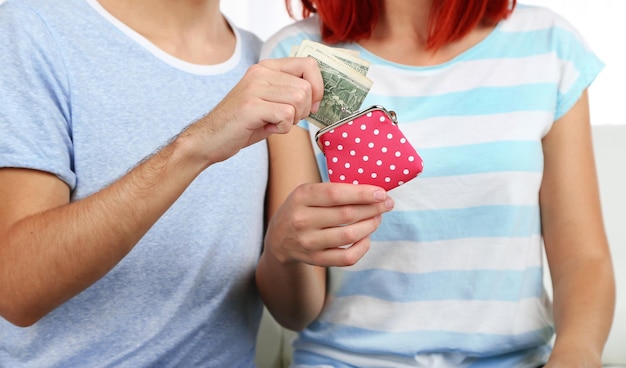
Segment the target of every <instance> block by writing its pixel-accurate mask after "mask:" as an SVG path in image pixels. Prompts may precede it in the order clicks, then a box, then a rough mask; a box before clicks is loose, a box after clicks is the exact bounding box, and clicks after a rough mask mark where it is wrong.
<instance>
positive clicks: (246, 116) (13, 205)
mask: <svg viewBox="0 0 626 368" xmlns="http://www.w3.org/2000/svg"><path fill="white" fill-rule="evenodd" d="M322 94H323V86H322V79H321V75H320V73H319V68H318V66H317V63H316V62H315V61H314V60H313V59H280V60H268V61H264V62H262V63H259V64H257V65H255V66H253V67H251V68H250V69H249V70H248V72H247V73H246V75H245V76H244V77H243V78H242V80H241V81H240V82H239V83H238V84H237V85H236V86H235V87H234V88H233V90H232V91H231V92H230V93H229V94H228V95H227V96H226V97H225V98H224V100H223V101H222V102H221V103H220V104H218V106H216V108H215V109H214V110H213V111H212V112H211V113H209V114H208V115H206V116H205V117H203V118H202V119H200V120H198V121H197V122H195V123H193V124H192V125H190V126H189V127H188V128H187V129H185V130H184V131H183V132H182V133H180V134H179V135H178V136H177V137H175V138H174V139H173V140H172V141H171V142H170V143H169V144H168V145H167V146H165V147H164V148H163V149H161V150H160V151H158V152H156V153H155V154H153V155H152V156H150V157H149V158H147V159H145V160H144V161H143V162H141V163H139V164H138V165H137V166H136V167H134V168H133V169H132V170H131V171H130V172H128V173H127V174H126V175H125V176H123V177H122V178H120V179H119V180H117V181H116V182H114V183H112V184H110V185H109V186H107V187H105V188H103V189H102V190H101V191H99V192H97V193H95V194H93V195H91V196H89V197H86V198H84V199H82V200H79V201H76V202H72V203H70V202H69V198H70V191H69V188H68V187H67V185H66V184H65V183H63V182H62V181H60V180H59V179H58V178H56V177H55V176H54V175H51V174H49V173H43V172H38V171H33V170H26V169H12V168H4V169H0V203H2V207H1V210H0V315H2V316H3V317H4V318H5V319H7V320H9V321H11V322H12V323H14V324H16V325H19V326H28V325H31V324H33V323H35V322H36V321H37V320H38V319H40V318H41V317H43V316H44V315H46V314H47V313H49V312H50V311H51V310H53V309H54V308H56V307H57V306H59V305H60V304H62V303H64V302H65V301H67V300H68V299H70V298H72V297H73V296H75V295H76V294H78V293H79V292H81V291H82V290H84V289H85V288H87V287H88V286H90V285H91V284H93V283H94V282H96V281H97V280H98V279H100V278H101V277H102V276H104V275H105V274H106V273H107V272H108V271H110V270H111V269H112V268H113V267H114V266H115V265H116V264H117V263H118V262H119V261H120V260H121V259H122V258H123V257H124V256H125V255H126V254H128V252H129V251H130V250H131V249H132V248H133V246H134V245H135V244H136V243H137V242H138V241H139V239H140V238H141V237H142V236H143V235H144V234H145V233H146V231H147V230H148V229H149V228H150V227H151V226H152V225H153V224H154V223H155V222H156V221H157V220H158V219H159V218H160V217H161V215H162V214H163V213H164V212H165V211H166V210H167V209H168V208H169V207H170V206H171V205H172V204H173V203H174V202H175V201H176V199H177V198H178V197H179V196H180V195H181V194H182V192H183V191H184V190H185V189H186V188H187V187H188V186H189V185H190V184H191V182H192V181H193V180H194V179H195V178H196V176H197V175H198V174H199V173H200V172H202V171H203V170H204V169H205V168H207V167H208V166H210V165H211V164H213V163H216V162H219V161H223V160H226V159H228V158H229V157H231V156H232V155H234V154H236V153H237V152H238V151H239V150H240V149H242V148H244V147H246V146H248V145H250V144H253V143H256V142H258V141H260V140H262V139H265V138H266V137H267V136H269V135H270V134H272V133H285V132H288V131H289V130H290V129H291V127H292V125H293V124H294V123H295V122H297V121H299V120H300V119H302V118H304V117H305V116H307V115H308V114H309V113H310V112H311V108H312V106H313V108H314V109H315V105H316V104H317V102H319V101H320V100H321V98H322Z"/></svg>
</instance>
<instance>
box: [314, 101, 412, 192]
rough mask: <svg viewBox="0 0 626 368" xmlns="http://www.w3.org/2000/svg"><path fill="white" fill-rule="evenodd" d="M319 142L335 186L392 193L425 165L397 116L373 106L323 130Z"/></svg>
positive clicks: (319, 132)
mask: <svg viewBox="0 0 626 368" xmlns="http://www.w3.org/2000/svg"><path fill="white" fill-rule="evenodd" d="M315 139H316V141H317V144H318V146H319V147H320V149H321V150H322V152H323V153H324V155H325V156H326V163H327V166H328V177H329V179H330V181H331V182H335V183H353V184H372V185H377V186H380V187H382V188H384V189H385V190H391V189H393V188H396V187H397V186H400V185H402V184H404V183H406V182H408V181H409V180H412V179H414V178H416V177H417V176H418V175H419V174H420V173H421V172H422V170H423V168H424V163H423V161H422V158H421V157H420V156H419V155H418V154H417V151H416V150H415V148H413V146H412V145H411V144H410V143H409V142H408V141H407V139H406V137H405V136H404V134H402V132H401V131H400V128H399V127H398V122H397V120H396V114H395V113H394V112H393V111H387V110H386V109H385V108H384V107H381V106H372V107H370V108H368V109H366V110H362V111H359V112H357V113H354V114H352V115H350V116H348V117H346V118H344V119H341V120H339V121H338V122H336V123H334V124H331V125H329V126H327V127H324V128H322V129H320V130H319V131H318V132H317V134H316V136H315Z"/></svg>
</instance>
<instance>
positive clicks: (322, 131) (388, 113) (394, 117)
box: [315, 105, 398, 152]
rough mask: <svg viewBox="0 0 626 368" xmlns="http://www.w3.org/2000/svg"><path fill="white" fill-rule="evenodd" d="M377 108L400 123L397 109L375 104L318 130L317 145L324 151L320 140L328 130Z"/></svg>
mask: <svg viewBox="0 0 626 368" xmlns="http://www.w3.org/2000/svg"><path fill="white" fill-rule="evenodd" d="M375 110H380V111H382V112H383V113H384V114H385V115H387V116H389V118H391V121H392V122H393V123H394V124H396V125H397V124H398V117H397V116H396V113H395V111H390V110H387V109H386V108H384V107H383V106H380V105H374V106H371V107H369V108H367V109H365V110H360V111H357V112H355V113H352V114H350V115H348V116H346V117H345V118H343V119H341V120H339V121H337V122H335V123H332V124H330V125H328V126H326V127H324V128H321V129H320V130H318V131H317V133H315V142H316V143H317V146H318V147H319V148H320V150H322V152H324V149H323V148H322V146H321V144H320V141H319V139H320V137H321V136H322V135H323V134H324V133H326V132H328V131H331V130H333V129H335V128H337V127H338V126H341V125H343V124H345V123H347V122H350V121H352V120H355V119H357V118H358V117H360V116H363V115H366V114H367V113H369V112H372V111H375Z"/></svg>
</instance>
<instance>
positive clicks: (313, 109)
mask: <svg viewBox="0 0 626 368" xmlns="http://www.w3.org/2000/svg"><path fill="white" fill-rule="evenodd" d="M320 103H321V101H318V102H316V103H314V104H313V105H311V112H317V110H319V108H320Z"/></svg>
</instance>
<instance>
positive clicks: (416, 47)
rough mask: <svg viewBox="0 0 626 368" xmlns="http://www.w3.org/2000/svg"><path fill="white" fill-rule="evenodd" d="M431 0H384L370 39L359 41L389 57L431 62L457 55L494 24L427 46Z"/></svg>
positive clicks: (415, 63) (423, 63)
mask: <svg viewBox="0 0 626 368" xmlns="http://www.w3.org/2000/svg"><path fill="white" fill-rule="evenodd" d="M431 5H432V0H412V1H405V0H385V1H383V12H382V14H381V17H380V18H379V20H378V23H377V25H376V28H375V29H374V32H373V33H372V36H371V37H370V38H369V39H366V40H362V41H360V42H359V43H360V44H361V46H363V47H364V48H365V49H367V50H368V51H370V52H372V53H374V54H376V55H378V56H380V57H381V58H384V59H386V60H389V61H392V62H395V63H399V64H404V65H413V66H431V65H439V64H442V63H445V62H447V61H449V60H452V59H454V58H455V57H457V56H458V55H460V54H461V53H463V52H464V51H466V50H468V49H470V48H471V47H473V46H475V45H476V44H477V43H479V42H480V41H482V40H483V39H484V38H485V37H487V36H488V35H489V33H490V32H491V31H492V30H493V27H482V26H480V27H477V28H476V29H474V30H472V31H471V32H470V33H469V34H468V35H466V36H465V37H463V38H462V39H460V40H458V41H455V42H453V43H450V44H447V45H444V46H443V47H441V48H439V49H438V50H429V49H427V41H428V34H429V17H430V9H431Z"/></svg>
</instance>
